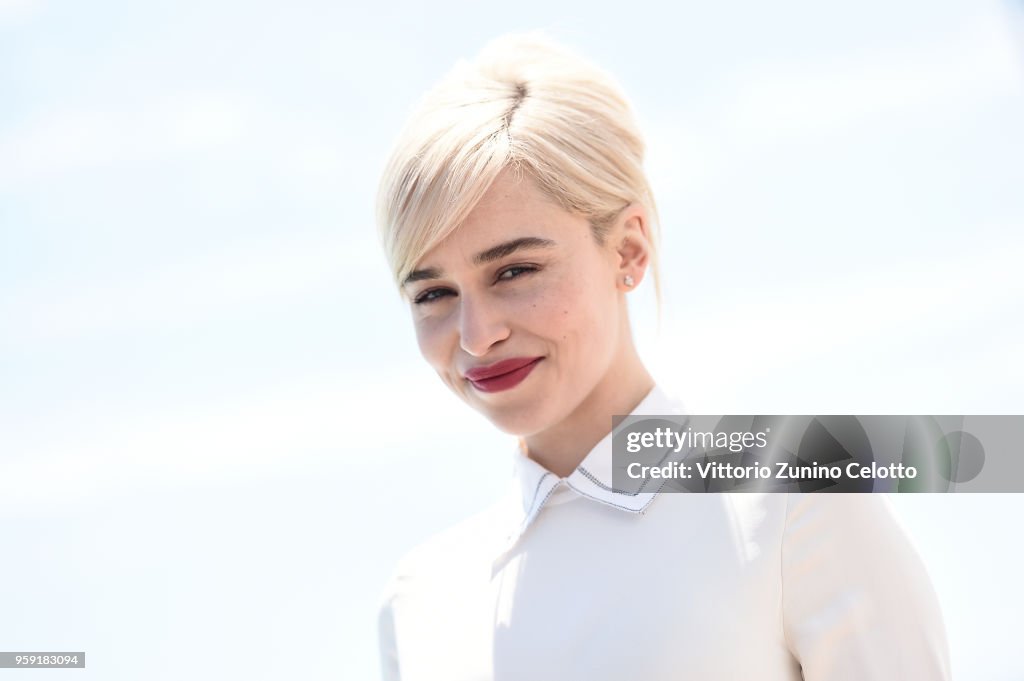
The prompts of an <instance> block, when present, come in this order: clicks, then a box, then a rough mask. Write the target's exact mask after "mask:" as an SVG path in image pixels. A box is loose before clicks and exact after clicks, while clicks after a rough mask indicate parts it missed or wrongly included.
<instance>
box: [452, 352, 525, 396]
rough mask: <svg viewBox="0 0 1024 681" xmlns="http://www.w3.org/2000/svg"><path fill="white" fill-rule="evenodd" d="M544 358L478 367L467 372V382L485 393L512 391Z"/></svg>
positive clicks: (501, 362) (505, 361)
mask: <svg viewBox="0 0 1024 681" xmlns="http://www.w3.org/2000/svg"><path fill="white" fill-rule="evenodd" d="M542 359H544V358H543V357H516V358H513V359H506V360H502V361H500V362H495V363H494V364H491V365H490V366H486V367H477V368H474V369H470V370H469V371H467V372H466V380H467V381H469V383H470V384H471V385H472V386H473V387H474V388H476V389H477V390H479V391H480V392H485V393H496V392H501V391H503V390H511V389H512V388H514V387H516V386H517V385H519V384H520V383H522V382H523V380H524V379H525V378H526V377H527V376H529V375H530V372H532V371H533V369H534V367H536V366H537V364H538V363H540V361H541V360H542Z"/></svg>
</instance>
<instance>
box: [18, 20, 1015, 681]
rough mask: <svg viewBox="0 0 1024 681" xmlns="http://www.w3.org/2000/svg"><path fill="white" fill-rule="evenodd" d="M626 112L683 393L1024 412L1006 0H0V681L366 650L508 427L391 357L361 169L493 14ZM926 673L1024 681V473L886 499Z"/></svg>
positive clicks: (371, 169) (282, 673)
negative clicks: (918, 591) (922, 574)
mask: <svg viewBox="0 0 1024 681" xmlns="http://www.w3.org/2000/svg"><path fill="white" fill-rule="evenodd" d="M535 28H542V29H546V30H547V31H548V32H549V33H550V34H551V35H552V36H554V37H555V38H557V39H560V40H562V41H563V42H565V43H567V44H569V45H570V46H572V47H574V48H576V49H577V50H579V51H580V52H582V53H583V54H585V55H586V56H588V57H589V58H591V59H592V60H594V61H595V62H597V63H598V64H600V65H601V66H603V67H604V68H606V69H607V70H609V71H610V72H611V73H612V74H613V75H614V76H615V77H616V78H617V79H618V80H619V82H620V83H621V85H622V87H623V88H624V89H625V91H626V92H627V93H628V95H629V96H630V98H631V100H632V102H633V104H634V107H635V109H636V112H637V116H638V118H639V120H640V124H641V127H642V129H643V130H644V132H645V134H646V137H647V141H648V146H649V158H648V162H647V168H648V171H649V175H650V179H651V183H652V185H653V187H654V191H655V195H656V197H657V200H658V208H659V211H660V214H661V222H662V232H663V239H662V259H663V266H664V271H663V280H664V284H665V296H664V298H665V301H664V308H663V318H662V322H661V325H660V328H659V326H658V322H657V317H656V314H655V310H654V305H653V295H652V294H651V291H650V287H649V286H648V285H647V284H646V283H645V284H644V285H643V286H642V287H641V288H640V290H638V291H637V292H636V294H635V296H634V297H633V299H632V306H633V310H632V311H633V321H634V328H635V332H636V336H637V340H638V344H639V346H640V349H641V353H642V355H643V356H644V358H645V359H646V361H647V362H648V364H649V365H650V367H651V368H652V371H653V373H654V374H655V376H656V377H657V378H658V380H659V382H661V383H662V384H664V385H665V386H666V387H668V388H670V390H671V391H672V392H674V393H675V394H677V395H679V396H680V397H682V398H683V400H684V403H685V404H686V405H687V407H688V408H689V409H690V410H691V411H693V412H695V413H754V414H757V413H761V414H772V413H795V414H801V413H849V414H871V413H894V414H904V413H906V414H914V413H916V414H942V413H951V414H963V413H977V414H1013V413H1016V414H1021V413H1024V390H1022V388H1021V386H1022V385H1024V353H1022V351H1021V349H1022V347H1024V274H1022V268H1021V266H1020V263H1021V261H1022V260H1024V192H1022V191H1021V187H1022V185H1024V170H1022V164H1021V158H1022V157H1024V129H1022V126H1021V125H1020V121H1022V120H1024V6H1022V5H1021V4H1020V3H1015V2H1009V1H997V0H927V1H926V0H897V1H895V2H894V1H893V0H863V1H862V2H857V3H821V2H812V1H811V0H779V1H778V2H774V3H759V2H753V1H750V0H744V1H742V2H740V1H738V0H731V1H729V0H727V1H725V2H719V3H706V2H701V3H697V2H681V3H675V4H674V5H673V6H669V5H666V4H665V3H662V2H652V1H647V0H638V1H636V2H631V3H628V5H627V6H623V5H621V4H617V5H616V4H611V3H609V4H607V5H605V6H601V5H595V4H594V3H584V2H578V1H568V2H562V3H551V2H536V1H532V0H527V1H525V2H521V3H517V4H516V5H515V6H510V5H507V4H506V5H490V4H484V3H475V2H468V1H465V2H453V1H444V0H442V1H439V2H432V3H412V2H389V3H371V4H370V5H367V6H359V7H357V6H356V5H355V3H348V4H345V3H327V2H293V3H289V4H287V5H285V4H282V3H267V2H236V1H230V0H205V1H204V2H201V3H200V2H182V1H180V0H178V1H175V2H169V1H156V2H147V3H137V2H115V1H112V0H97V1H96V2H90V3H80V2H79V3H76V2H46V1H43V0H38V1H33V0H0V542H2V543H0V546H2V554H0V555H2V559H0V650H8V651H18V650H25V651H77V650H84V651H86V653H87V659H88V663H87V668H86V670H85V671H81V672H67V671H65V670H52V671H51V670H33V671H31V672H29V671H15V670H5V671H4V672H0V677H2V678H3V679H5V680H6V679H11V680H12V681H13V680H16V679H21V678H26V679H27V678H31V679H33V680H36V679H41V678H43V679H45V678H57V677H58V676H59V677H60V678H65V676H67V675H68V674H74V675H75V678H76V679H78V678H83V679H97V680H100V679H102V680H103V681H111V680H120V679H125V680H127V679H139V678H145V679H150V680H158V679H180V678H186V677H187V678H196V679H224V678H245V679H252V680H256V679H278V678H303V679H372V678H377V676H378V673H379V672H378V663H377V650H376V629H375V627H376V622H375V616H376V608H377V604H378V598H379V595H380V592H381V590H382V589H383V587H384V584H385V582H386V580H387V578H388V576H389V573H390V571H391V569H392V566H393V565H394V563H395V561H396V560H397V559H398V558H399V557H400V556H401V555H402V554H403V553H405V552H406V551H407V550H409V549H410V548H411V547H412V546H414V545H415V544H416V543H418V542H420V541H422V540H423V539H425V538H426V537H427V536H429V535H430V534H432V533H433V532H435V531H438V530H440V529H442V528H444V527H446V526H448V525H451V524H452V523H454V522H456V521H458V520H459V519H461V518H463V517H465V516H467V515H468V514H469V513H471V512H473V511H475V510H477V509H479V508H482V507H483V506H485V505H486V504H487V503H488V502H489V501H491V500H492V499H493V498H494V497H496V496H497V495H498V494H499V493H500V492H501V491H502V490H503V489H504V486H505V484H506V483H507V480H508V477H509V474H510V470H509V457H510V455H511V447H512V446H513V443H512V442H511V440H510V439H509V438H508V437H507V436H504V435H502V434H500V433H498V432H497V431H495V430H494V429H493V428H492V427H491V426H490V425H489V424H488V423H486V422H485V421H484V420H483V419H482V417H480V416H478V415H476V414H475V413H473V412H471V411H470V410H469V409H468V408H467V407H465V406H464V405H462V404H461V403H459V402H458V401H457V399H456V398H455V397H453V396H451V395H450V394H449V393H448V392H447V389H446V388H445V387H444V386H443V385H442V383H441V382H440V380H438V379H437V377H436V376H434V375H433V374H432V372H431V371H430V369H429V368H428V367H427V365H426V364H425V363H424V362H423V361H422V359H421V358H420V357H419V355H418V351H417V349H416V344H415V338H414V335H413V331H412V326H411V323H410V320H409V315H408V311H407V310H406V309H405V307H404V306H403V305H402V303H401V302H400V300H399V299H398V297H397V294H396V293H395V292H394V290H393V288H392V285H391V281H390V275H389V273H388V270H387V267H386V265H385V261H384V258H383V255H382V254H381V252H380V249H379V248H378V246H377V243H376V236H375V228H374V224H373V198H374V196H375V193H376V182H377V178H378V176H379V173H380V171H381V169H382V168H383V165H384V161H385V157H386V154H387V152H388V151H389V149H390V145H391V143H392V141H393V139H394V136H395V135H396V134H397V132H398V130H399V128H400V126H401V125H402V123H403V122H404V120H405V118H406V116H407V115H408V113H409V111H410V110H411V107H412V106H413V104H414V103H415V101H416V100H417V99H418V98H419V96H420V95H421V94H422V93H423V91H425V90H426V89H427V88H428V87H429V86H430V85H431V84H433V83H434V82H435V81H436V80H437V79H438V78H439V77H440V76H441V75H442V74H443V73H445V72H446V71H447V70H448V69H449V68H450V67H451V66H452V64H453V63H454V62H455V61H456V60H457V59H459V58H465V57H471V56H472V55H473V54H475V53H476V52H477V51H478V50H479V48H480V47H481V46H482V45H483V44H484V43H485V42H486V41H487V40H488V39H490V38H492V37H494V36H496V35H498V34H500V33H502V32H505V31H511V30H523V29H535ZM894 502H895V503H896V506H897V509H898V511H899V512H900V514H901V520H902V521H903V522H904V524H905V526H906V527H907V529H908V532H909V533H910V535H911V537H912V539H913V541H914V542H915V544H916V545H917V547H918V549H919V551H920V552H921V554H922V556H923V557H924V559H925V560H926V562H927V564H928V567H929V570H930V571H931V574H932V577H933V579H934V582H935V587H936V590H937V592H938V594H939V597H940V601H941V603H942V606H943V608H944V611H945V614H946V620H947V628H948V630H949V635H950V642H951V649H952V654H953V664H954V673H955V677H956V678H958V679H965V680H973V679H984V680H990V681H1010V680H1011V679H1012V680H1017V681H1019V680H1020V679H1022V678H1024V662H1022V661H1021V659H1020V656H1019V655H1017V654H1016V650H1017V648H1018V646H1019V632H1020V618H1021V615H1022V613H1024V584H1022V582H1021V579H1020V574H1022V573H1024V548H1022V542H1021V540H1020V539H1019V536H1020V533H1019V527H1018V524H1019V523H1018V521H1019V518H1020V517H1021V515H1022V513H1024V496H1022V495H944V496H935V495H924V496H916V497H907V496H906V495H904V496H903V497H898V498H895V499H894Z"/></svg>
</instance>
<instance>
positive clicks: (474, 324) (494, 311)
mask: <svg viewBox="0 0 1024 681" xmlns="http://www.w3.org/2000/svg"><path fill="white" fill-rule="evenodd" d="M505 319H506V317H505V315H504V313H503V312H502V310H501V308H500V306H498V305H495V303H494V302H492V301H486V300H481V299H475V300H473V299H471V298H470V297H469V296H466V295H463V296H462V297H461V300H460V310H459V344H460V345H461V346H462V349H463V350H465V351H466V352H467V353H469V354H470V355H473V356H474V357H483V356H484V355H485V354H487V352H488V351H489V350H490V349H491V348H492V347H494V345H496V344H497V343H500V342H501V341H503V340H505V339H506V338H508V335H509V332H510V329H509V327H508V324H506V323H505Z"/></svg>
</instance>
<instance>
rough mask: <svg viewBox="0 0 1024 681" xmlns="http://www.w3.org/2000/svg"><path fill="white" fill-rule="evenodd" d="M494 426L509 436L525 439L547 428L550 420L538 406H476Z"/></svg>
mask: <svg viewBox="0 0 1024 681" xmlns="http://www.w3.org/2000/svg"><path fill="white" fill-rule="evenodd" d="M475 406H476V408H477V409H478V410H479V411H480V412H481V413H482V414H483V415H484V416H485V417H487V420H488V421H490V422H491V423H493V424H494V426H495V427H496V428H497V429H498V430H500V431H502V432H503V433H507V434H508V435H515V436H518V437H523V436H526V435H532V434H533V433H537V432H540V431H542V430H545V429H546V428H547V426H548V425H550V424H548V423H547V421H548V419H545V418H544V417H545V414H543V412H542V410H541V409H540V408H538V406H537V405H532V406H527V407H506V408H501V407H495V406H491V405H487V406H485V407H481V405H475Z"/></svg>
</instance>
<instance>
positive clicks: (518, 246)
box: [402, 236, 555, 286]
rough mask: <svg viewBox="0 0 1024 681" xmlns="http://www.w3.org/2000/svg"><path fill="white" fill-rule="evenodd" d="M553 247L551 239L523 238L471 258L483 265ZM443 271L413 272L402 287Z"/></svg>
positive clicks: (493, 247)
mask: <svg viewBox="0 0 1024 681" xmlns="http://www.w3.org/2000/svg"><path fill="white" fill-rule="evenodd" d="M554 245H555V242H554V241H552V240H551V239H543V238H541V237H539V236H524V237H520V238H518V239H512V240H511V241H506V242H504V243H500V244H498V245H497V246H492V247H491V248H488V249H487V250H486V251H482V252H480V253H477V254H476V255H474V256H473V264H474V265H484V264H487V263H489V262H494V261H495V260H501V259H502V258H504V257H506V256H509V255H512V254H513V253H515V252H516V251H521V250H524V249H527V248H551V247H552V246H554ZM442 274H443V271H442V270H441V269H439V268H437V267H426V268H424V269H421V270H413V271H412V272H410V273H409V276H407V277H406V278H405V281H403V282H402V285H403V286H405V285H406V284H411V283H413V282H414V281H423V280H425V279H440V278H441V275H442Z"/></svg>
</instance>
